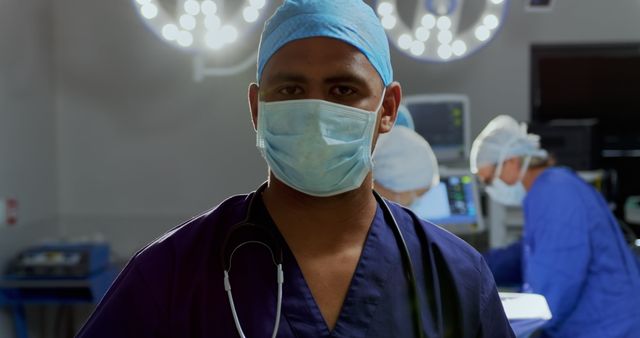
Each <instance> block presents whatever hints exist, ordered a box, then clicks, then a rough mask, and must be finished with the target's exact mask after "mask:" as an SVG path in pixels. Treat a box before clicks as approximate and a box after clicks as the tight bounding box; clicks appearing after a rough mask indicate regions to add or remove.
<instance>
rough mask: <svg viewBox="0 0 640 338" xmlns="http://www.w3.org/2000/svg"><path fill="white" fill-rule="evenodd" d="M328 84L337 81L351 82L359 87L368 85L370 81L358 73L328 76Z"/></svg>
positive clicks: (325, 81)
mask: <svg viewBox="0 0 640 338" xmlns="http://www.w3.org/2000/svg"><path fill="white" fill-rule="evenodd" d="M324 83H326V84H336V83H351V84H354V85H357V86H359V87H366V86H367V84H368V83H369V81H367V79H365V78H363V77H361V76H357V75H351V74H349V75H336V76H331V77H328V78H326V79H325V80H324Z"/></svg>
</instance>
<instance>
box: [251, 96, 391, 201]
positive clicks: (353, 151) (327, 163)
mask: <svg viewBox="0 0 640 338" xmlns="http://www.w3.org/2000/svg"><path fill="white" fill-rule="evenodd" d="M382 96H383V98H384V92H383V95H382ZM381 106H382V100H381V101H380V104H379V105H378V108H377V109H376V110H375V111H373V112H371V111H366V110H362V109H358V108H353V107H350V106H345V105H341V104H336V103H331V102H327V101H323V100H311V99H309V100H289V101H277V102H263V101H260V103H259V108H258V109H259V110H258V112H259V115H258V133H257V146H258V149H260V151H261V153H262V156H263V157H264V158H265V160H266V161H267V164H268V165H269V168H270V169H271V171H272V172H273V174H274V175H275V176H276V177H277V178H278V179H279V180H280V181H282V182H283V183H285V184H286V185H288V186H289V187H291V188H293V189H296V190H298V191H300V192H302V193H305V194H307V195H312V196H318V197H327V196H334V195H338V194H341V193H344V192H347V191H351V190H354V189H357V188H358V187H360V186H361V185H362V182H363V181H364V179H365V177H366V176H367V174H368V173H369V171H371V167H372V162H371V145H372V139H373V134H374V129H375V126H376V120H377V116H378V114H377V112H378V110H379V109H380V107H381Z"/></svg>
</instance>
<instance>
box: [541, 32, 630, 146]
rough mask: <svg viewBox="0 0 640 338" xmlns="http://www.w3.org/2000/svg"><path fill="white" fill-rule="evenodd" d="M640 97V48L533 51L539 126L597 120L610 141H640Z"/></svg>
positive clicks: (560, 47) (554, 47)
mask: <svg viewBox="0 0 640 338" xmlns="http://www.w3.org/2000/svg"><path fill="white" fill-rule="evenodd" d="M638 92H640V44H613V45H607V44H603V45H535V46H533V47H532V48H531V109H532V114H531V118H532V120H533V121H535V122H547V121H550V120H555V119H590V118H596V119H599V121H600V126H601V127H602V128H603V132H604V133H605V135H606V134H613V135H616V136H619V135H624V134H631V135H637V123H638V122H640V117H639V116H640V115H639V114H640V96H639V95H638ZM605 141H606V140H605Z"/></svg>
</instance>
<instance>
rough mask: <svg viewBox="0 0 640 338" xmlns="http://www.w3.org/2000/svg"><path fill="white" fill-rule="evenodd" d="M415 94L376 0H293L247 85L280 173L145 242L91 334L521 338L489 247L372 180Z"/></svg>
mask: <svg viewBox="0 0 640 338" xmlns="http://www.w3.org/2000/svg"><path fill="white" fill-rule="evenodd" d="M401 96H402V93H401V88H400V84H398V83H397V82H394V81H393V75H392V69H391V61H390V57H389V47H388V42H387V39H386V35H385V32H384V30H383V28H382V27H381V25H380V22H379V20H378V18H377V17H376V15H375V13H374V12H373V10H372V9H371V8H370V7H369V6H368V5H367V4H365V3H364V2H363V1H361V0H331V1H328V0H286V1H284V2H283V4H282V5H281V6H280V7H279V8H278V9H277V11H276V12H275V14H274V15H273V16H272V17H271V19H270V20H269V21H268V22H267V23H266V24H265V28H264V31H263V33H262V37H261V41H260V47H259V56H258V72H257V83H254V84H251V85H250V87H249V105H250V111H251V117H252V119H253V125H254V128H255V129H256V131H257V146H258V148H259V150H260V152H261V154H262V156H263V157H264V158H265V160H266V162H267V164H268V165H269V169H270V171H269V177H268V181H267V182H266V183H265V185H263V186H262V187H261V188H260V189H258V190H257V191H255V192H253V193H250V194H248V195H240V196H234V197H231V198H229V199H227V200H226V201H224V202H223V203H222V204H220V205H218V206H216V207H215V208H213V209H212V210H209V211H207V212H205V213H203V214H202V215H199V216H196V217H194V218H193V219H191V220H189V221H187V222H186V223H184V224H182V225H180V226H178V227H176V228H174V229H173V230H172V231H170V232H168V233H167V234H165V235H164V236H162V237H161V238H160V239H158V240H157V241H155V242H153V243H151V244H149V245H148V246H147V247H146V248H144V249H143V250H141V251H140V252H139V253H137V254H136V255H135V256H134V257H133V258H132V259H131V261H130V262H129V264H128V265H127V266H126V268H125V269H124V271H123V272H122V273H121V274H120V276H119V277H118V279H117V280H116V281H115V283H114V284H113V286H112V287H111V289H110V291H109V292H108V293H107V295H106V296H105V298H104V299H103V300H102V302H101V303H100V305H99V306H98V308H97V309H96V310H95V312H94V313H93V315H92V316H91V318H90V319H89V320H88V321H87V323H86V325H85V326H84V328H83V329H82V331H81V332H80V333H79V337H83V338H84V337H92V338H95V337H110V338H111V337H137V338H143V337H245V336H246V337H250V338H255V337H269V336H270V337H282V338H292V337H313V338H317V337H350V338H353V337H368V338H373V337H456V338H458V337H491V338H494V337H512V336H513V333H512V330H511V328H510V326H509V323H508V321H507V319H506V317H505V314H504V311H503V308H502V305H501V302H500V299H499V297H498V293H497V292H496V288H495V283H494V280H493V277H492V276H491V272H490V271H489V269H488V268H487V266H486V264H485V262H484V260H483V259H482V257H481V255H480V254H478V253H477V252H476V251H475V250H473V249H472V248H471V247H469V246H468V245H466V244H465V243H463V242H462V241H461V240H459V239H458V238H457V237H455V236H453V235H452V234H450V233H448V232H446V231H444V230H442V229H440V228H438V227H436V226H434V225H432V224H430V223H427V222H424V221H421V220H420V219H418V218H417V217H416V216H415V215H414V214H413V213H411V212H410V211H408V210H406V209H403V208H401V207H399V206H397V205H395V204H392V203H388V206H387V203H386V202H385V201H384V200H382V199H378V198H377V196H376V195H375V194H374V191H373V188H372V186H373V183H372V175H371V154H372V150H373V149H372V147H373V145H374V144H375V142H376V139H377V137H378V135H379V134H381V133H387V132H389V131H390V130H391V128H392V127H393V124H394V120H395V118H396V114H397V109H398V104H399V102H400V100H401ZM396 230H399V231H400V232H399V233H400V234H401V235H400V236H399V235H398V232H397V231H396ZM409 263H410V264H409Z"/></svg>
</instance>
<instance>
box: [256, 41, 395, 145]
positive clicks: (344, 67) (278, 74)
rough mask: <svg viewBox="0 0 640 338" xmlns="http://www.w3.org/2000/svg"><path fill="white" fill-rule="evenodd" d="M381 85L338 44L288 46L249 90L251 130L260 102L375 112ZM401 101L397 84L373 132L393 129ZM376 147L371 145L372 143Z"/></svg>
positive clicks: (356, 55) (354, 52) (365, 63)
mask: <svg viewBox="0 0 640 338" xmlns="http://www.w3.org/2000/svg"><path fill="white" fill-rule="evenodd" d="M383 89H384V84H383V82H382V80H381V79H380V76H379V75H378V72H377V71H376V70H375V68H373V66H372V65H371V63H370V62H369V60H368V59H367V58H366V57H365V56H364V54H362V53H361V52H360V51H359V50H358V49H357V48H355V47H353V46H351V45H349V44H347V43H344V42H342V41H339V40H336V39H331V38H324V37H317V38H308V39H302V40H296V41H293V42H290V43H288V44H286V45H285V46H284V47H282V48H281V49H280V50H279V51H278V52H276V53H275V54H274V55H273V56H272V57H271V59H270V60H269V62H267V64H266V66H265V68H264V71H263V73H262V77H261V82H260V84H259V85H258V84H252V85H251V86H250V87H249V104H250V108H251V114H252V119H253V125H254V128H255V127H256V126H257V121H258V116H259V115H258V113H259V112H258V101H259V100H264V101H266V102H270V101H284V100H300V99H320V100H325V101H330V102H334V103H338V104H343V105H347V106H351V107H355V108H360V109H364V110H368V111H374V110H375V109H376V108H377V107H378V105H379V103H380V101H381V100H382V99H383V98H382V96H381V95H382V92H383ZM401 98H402V92H401V88H400V85H399V84H398V83H396V82H394V83H392V84H390V85H389V86H388V87H387V90H386V93H385V96H384V101H383V102H382V108H381V109H380V114H379V117H378V122H377V131H378V132H377V133H376V138H377V135H378V133H386V132H388V131H389V130H391V127H392V126H393V123H394V121H395V118H396V113H397V110H398V105H399V103H400V100H401ZM374 144H375V140H374Z"/></svg>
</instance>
